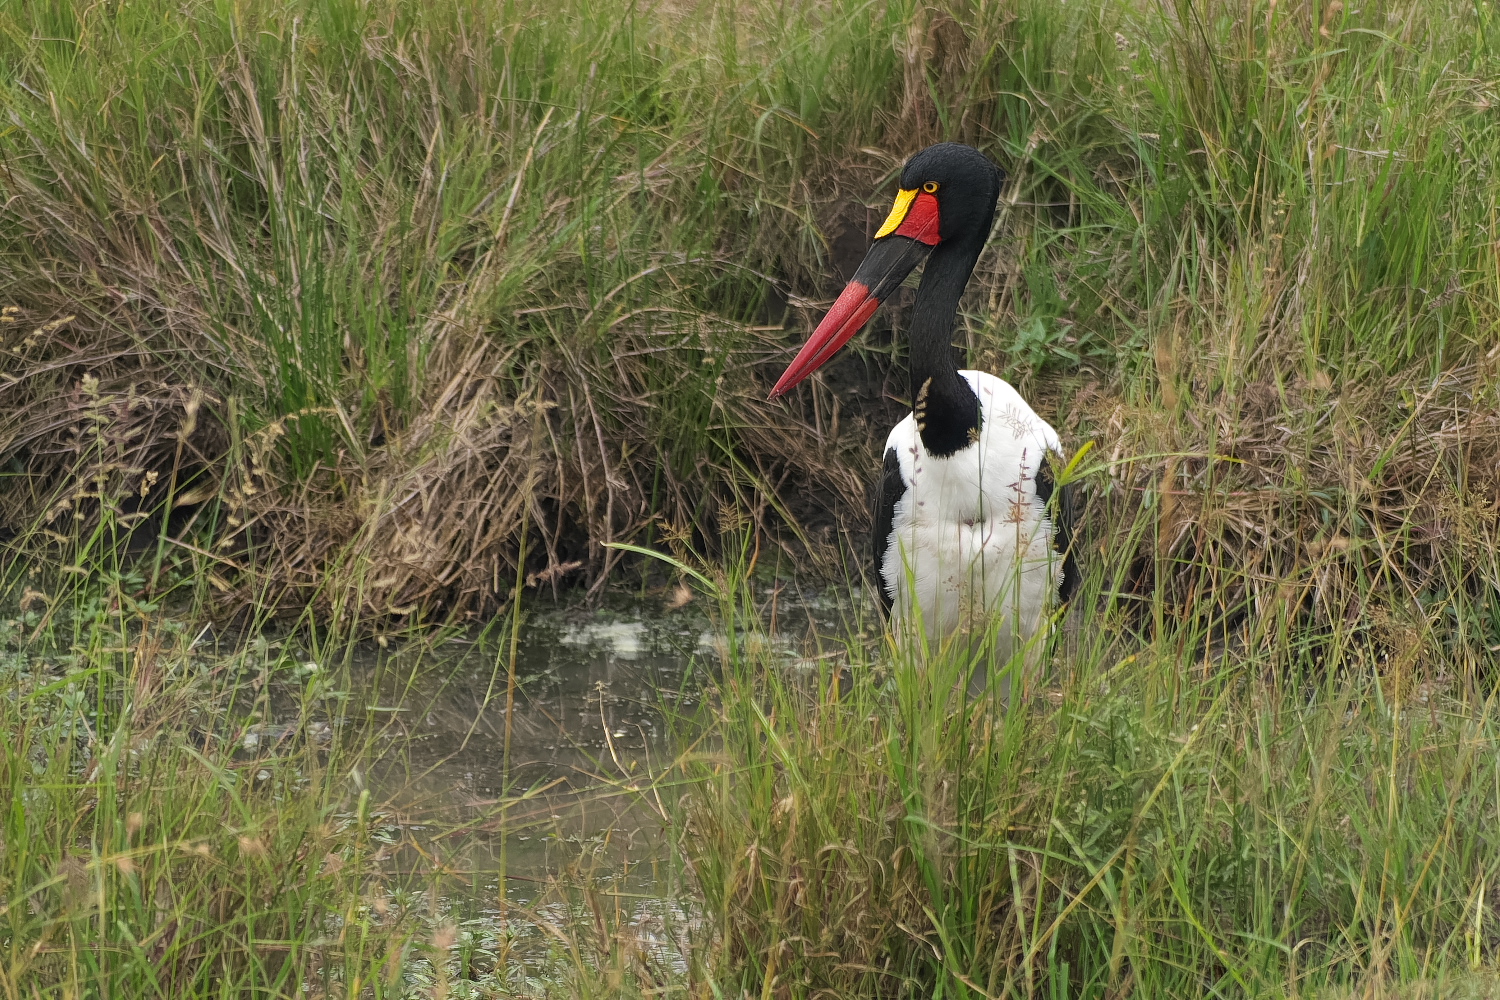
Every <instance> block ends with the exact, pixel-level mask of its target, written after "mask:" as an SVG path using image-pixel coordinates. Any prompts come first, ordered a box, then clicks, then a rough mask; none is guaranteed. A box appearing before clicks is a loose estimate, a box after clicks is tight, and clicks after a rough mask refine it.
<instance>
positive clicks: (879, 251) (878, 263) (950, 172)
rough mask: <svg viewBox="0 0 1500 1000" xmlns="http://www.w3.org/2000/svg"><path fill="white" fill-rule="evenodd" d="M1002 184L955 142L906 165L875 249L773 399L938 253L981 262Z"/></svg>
mask: <svg viewBox="0 0 1500 1000" xmlns="http://www.w3.org/2000/svg"><path fill="white" fill-rule="evenodd" d="M1003 179H1004V174H1002V173H1001V171H1000V168H999V167H997V166H995V164H994V163H992V162H990V159H989V157H987V156H985V155H984V154H983V153H981V152H980V151H979V150H977V149H975V148H973V147H972V146H964V145H960V144H959V143H956V142H940V143H938V144H937V145H936V146H928V147H927V148H926V149H924V150H922V151H921V152H920V153H918V154H917V155H915V156H913V157H912V158H911V159H910V160H907V161H906V166H905V167H904V168H902V170H901V182H900V189H899V190H898V191H897V192H896V203H895V204H894V205H893V206H891V213H890V215H888V216H887V217H886V220H885V224H884V225H882V226H881V227H880V229H879V230H877V231H876V233H875V242H874V243H872V244H871V245H870V250H869V252H868V253H867V254H865V259H864V261H863V262H861V263H860V265H859V268H858V269H857V270H856V271H855V272H854V277H853V279H851V280H850V282H849V284H848V286H847V287H845V289H844V291H843V294H842V295H840V296H839V297H838V299H837V301H835V302H834V304H833V308H831V309H829V310H828V315H827V316H824V317H823V322H821V323H819V324H818V328H817V329H816V330H814V331H813V335H812V336H811V337H809V338H808V341H807V343H806V344H805V345H803V348H802V350H801V351H800V352H799V353H798V354H797V357H796V360H794V361H793V362H792V363H791V365H790V366H789V367H788V368H787V370H786V373H785V374H783V375H782V376H781V380H780V381H778V382H777V383H776V388H774V389H772V390H771V398H772V399H775V398H776V397H778V396H781V395H784V394H786V393H787V392H789V391H790V390H791V388H792V387H793V386H795V385H796V384H797V383H798V382H801V381H802V380H803V379H805V378H807V376H809V375H811V374H812V373H813V372H814V371H816V370H817V369H818V368H820V367H822V366H823V364H825V363H826V362H827V361H828V359H829V358H831V357H833V356H834V355H835V354H837V353H838V350H839V348H841V347H843V346H844V344H846V343H848V341H849V338H851V337H853V336H854V335H855V334H856V333H858V332H859V331H860V328H862V327H863V326H864V325H865V323H867V322H869V319H870V317H871V316H872V315H874V314H875V310H876V309H878V308H879V307H880V303H881V302H883V301H885V299H886V297H887V296H888V295H890V294H891V293H892V292H894V291H895V290H896V289H897V288H898V287H900V285H901V282H903V281H905V280H906V276H907V275H908V274H910V273H911V272H912V269H913V268H915V267H916V266H917V265H918V264H920V263H922V262H923V261H924V260H926V259H927V257H928V256H929V255H930V254H931V253H932V252H933V251H934V250H936V249H937V248H938V247H951V248H954V249H959V248H961V249H964V250H969V251H971V252H972V254H973V255H974V256H977V255H978V253H979V248H980V247H982V246H984V242H985V240H986V239H988V238H989V235H990V225H991V224H992V223H993V222H994V219H995V203H996V201H998V200H999V198H1000V183H1001V181H1002V180H1003ZM955 259H956V258H955ZM934 266H936V265H934ZM972 266H973V259H972V257H970V258H969V259H968V260H966V261H965V266H964V268H963V276H962V279H961V280H967V279H968V277H969V269H970V268H972Z"/></svg>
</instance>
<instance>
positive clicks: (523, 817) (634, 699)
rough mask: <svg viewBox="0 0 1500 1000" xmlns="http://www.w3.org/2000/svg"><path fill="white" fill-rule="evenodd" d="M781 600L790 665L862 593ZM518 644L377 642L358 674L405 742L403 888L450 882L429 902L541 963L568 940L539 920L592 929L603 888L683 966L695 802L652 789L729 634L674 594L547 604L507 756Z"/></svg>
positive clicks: (399, 791) (353, 698) (375, 718)
mask: <svg viewBox="0 0 1500 1000" xmlns="http://www.w3.org/2000/svg"><path fill="white" fill-rule="evenodd" d="M773 596H774V599H775V601H776V602H777V603H778V608H777V632H776V633H775V639H774V641H775V642H776V643H777V645H778V646H782V647H784V648H785V649H786V651H787V653H788V657H789V659H794V658H795V657H796V656H797V652H798V651H799V650H801V649H804V648H807V645H808V644H809V642H810V641H811V640H812V636H813V633H815V632H817V633H822V634H825V635H827V634H835V633H837V634H844V633H845V630H846V629H847V625H846V624H845V622H846V621H847V619H848V616H849V613H850V598H849V597H848V596H847V595H834V596H832V597H819V596H817V595H812V594H806V595H799V596H797V597H796V598H795V599H788V595H787V594H786V593H785V592H784V591H783V592H782V593H781V594H777V595H771V594H770V593H767V595H766V600H767V610H768V611H769V610H770V604H771V601H772V600H773ZM767 620H770V619H769V616H768V619H767ZM510 640H511V637H510V634H509V631H508V630H505V631H503V632H498V633H491V634H488V635H484V636H480V637H468V638H460V639H457V640H455V641H450V642H448V643H445V644H443V645H442V646H440V647H437V648H436V649H434V648H432V647H430V646H423V647H421V648H419V649H417V648H414V650H413V651H398V650H391V651H383V650H379V649H378V648H376V647H374V646H371V647H369V648H367V649H364V650H362V651H361V652H360V654H359V655H357V656H356V657H355V658H354V659H353V660H352V662H351V664H350V675H349V687H350V694H349V699H350V700H349V704H348V711H349V715H350V716H351V717H352V718H358V717H359V716H360V715H361V714H362V713H363V715H364V718H365V719H366V720H368V724H369V725H370V726H371V727H372V729H373V730H374V731H376V732H378V734H379V736H378V737H377V744H376V745H377V747H380V746H384V747H387V748H388V749H389V752H387V753H380V754H378V756H377V763H376V764H375V765H373V766H372V768H371V773H370V774H369V775H368V776H367V777H366V778H365V780H366V781H367V783H368V786H369V788H370V791H371V793H372V794H371V798H372V801H374V802H377V803H380V804H381V805H380V807H379V808H380V813H381V821H382V823H383V826H382V830H383V834H384V836H385V837H386V839H388V840H389V841H390V843H391V845H392V848H391V857H390V859H389V861H388V864H389V866H390V871H391V873H392V877H393V880H395V881H399V880H401V876H402V875H403V874H416V873H418V872H421V871H429V872H430V871H434V870H438V869H441V870H443V871H444V872H446V873H449V874H450V875H451V877H445V878H444V879H442V888H441V889H440V890H439V892H440V893H441V895H442V898H441V899H440V900H434V899H427V900H423V901H422V905H425V906H427V907H429V908H432V909H435V910H436V909H441V910H443V911H445V912H446V913H448V914H449V915H450V919H455V920H457V921H458V922H459V925H460V927H461V928H465V929H466V930H465V933H468V934H471V935H473V936H475V937H476V938H477V939H484V940H489V941H491V944H490V945H489V946H488V947H485V948H481V949H480V950H481V951H486V952H494V951H497V950H498V951H499V953H500V954H501V955H502V956H505V957H508V958H511V959H514V958H517V957H520V958H523V959H527V960H530V961H540V960H541V953H542V952H545V951H546V950H547V949H549V948H550V947H552V945H553V944H554V943H555V935H553V936H551V937H549V935H548V934H547V933H544V930H545V929H544V928H540V927H539V926H538V924H539V922H540V921H545V920H551V921H552V922H553V924H554V925H555V926H559V927H563V926H569V925H572V924H575V923H576V922H577V921H576V919H569V915H568V914H565V913H561V912H557V911H558V910H559V908H569V907H581V906H583V905H585V904H584V899H585V897H588V904H587V905H589V906H591V907H593V908H594V909H596V910H597V909H598V907H599V900H598V897H599V896H601V895H602V897H604V898H605V899H606V901H607V903H608V908H609V909H610V910H611V911H612V912H611V913H610V914H608V915H607V916H608V919H607V920H606V922H607V923H608V924H610V925H611V926H614V927H616V928H621V929H628V930H629V932H630V933H631V934H633V935H634V936H635V938H636V942H637V944H638V946H640V947H642V948H644V949H647V950H651V951H658V952H660V958H661V959H662V960H663V961H665V962H666V963H667V964H668V965H671V966H677V965H679V964H680V961H681V958H680V955H681V951H682V947H681V945H682V942H681V939H680V934H681V933H685V932H686V929H687V928H688V926H689V925H690V924H691V920H690V919H689V918H688V916H687V912H686V909H685V908H684V903H683V899H684V896H683V892H682V872H681V869H680V867H679V865H678V864H677V862H676V860H675V858H674V855H673V852H672V850H671V844H670V838H669V837H668V836H667V817H668V816H670V813H671V808H672V804H673V803H672V800H673V799H674V798H675V796H676V795H677V794H679V792H678V791H675V790H673V787H672V786H671V785H670V784H669V783H660V782H658V783H655V784H654V783H653V780H652V779H653V778H654V777H660V776H662V775H663V774H666V773H667V772H668V771H669V770H670V767H671V763H672V761H673V759H674V755H675V754H677V753H679V752H681V751H682V749H683V747H684V746H685V744H686V743H687V741H688V739H690V738H691V734H692V733H693V732H694V731H695V730H697V729H698V728H699V726H700V725H701V723H700V721H699V720H700V715H699V713H700V712H701V711H703V705H702V702H701V699H702V698H704V697H705V696H706V692H708V691H710V690H711V686H712V685H711V681H712V677H713V674H714V672H715V671H716V669H717V664H718V650H719V648H720V647H721V645H722V634H721V633H720V632H719V631H717V630H716V627H715V625H714V623H713V622H712V621H711V620H710V619H709V618H708V617H707V616H706V615H705V614H703V613H702V611H700V610H699V609H698V608H696V607H693V606H689V607H685V608H676V609H674V608H670V607H667V606H664V604H663V602H662V601H661V600H660V599H658V600H654V601H652V600H614V601H610V602H608V603H607V604H606V605H605V606H604V607H603V608H599V609H588V608H582V607H569V606H548V605H543V606H542V607H541V608H540V609H539V610H534V611H533V612H532V613H530V614H528V615H527V616H526V617H525V618H524V619H523V625H522V628H521V629H520V631H519V633H518V636H517V640H518V641H517V643H516V654H515V663H516V671H515V672H516V678H517V687H516V690H515V693H514V705H515V707H514V712H513V713H512V714H511V719H510V733H509V744H510V745H509V760H508V761H507V752H506V716H507V712H506V702H507V680H508V667H509V664H510V659H511V657H510ZM502 872H503V876H502ZM502 877H503V879H504V882H505V884H506V892H505V899H504V901H503V902H502V900H501V897H500V888H499V886H500V883H501V880H502ZM409 884H414V883H409ZM549 913H551V914H552V916H551V917H549V916H548V914H549ZM573 916H574V917H576V914H573ZM674 928H675V930H674ZM502 938H504V939H505V940H504V942H503V943H502V942H501V939H502Z"/></svg>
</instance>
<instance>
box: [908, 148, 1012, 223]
mask: <svg viewBox="0 0 1500 1000" xmlns="http://www.w3.org/2000/svg"><path fill="white" fill-rule="evenodd" d="M1004 180H1005V174H1004V173H1003V172H1002V171H1001V170H1000V168H999V167H997V166H995V164H994V162H993V161H991V160H990V158H989V157H988V156H985V155H984V154H983V153H981V152H980V151H979V150H977V149H975V148H974V147H973V146H965V145H963V144H962V143H957V142H940V143H938V144H937V145H936V146H928V147H927V148H926V149H924V150H922V151H921V152H920V153H918V154H916V155H915V156H913V157H912V158H911V159H909V160H907V161H906V166H905V167H903V168H902V170H901V190H902V191H916V192H919V194H918V196H917V198H918V200H919V201H920V200H921V194H930V195H932V197H933V198H934V200H935V201H936V202H937V215H938V220H939V229H938V234H939V236H940V237H941V238H942V241H943V242H948V241H958V240H963V241H967V240H972V239H979V240H981V241H982V240H986V239H988V238H989V235H990V226H991V225H992V224H993V223H994V221H995V204H996V202H998V201H999V200H1000V185H1001V184H1002V183H1003V182H1004ZM898 225H899V224H898ZM900 228H906V227H904V226H901V227H900ZM894 231H899V230H893V232H894Z"/></svg>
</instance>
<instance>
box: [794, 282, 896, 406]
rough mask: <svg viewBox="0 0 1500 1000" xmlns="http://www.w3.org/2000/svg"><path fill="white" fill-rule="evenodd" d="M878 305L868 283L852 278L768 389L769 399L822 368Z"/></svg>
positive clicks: (878, 301)
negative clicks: (773, 384) (778, 377)
mask: <svg viewBox="0 0 1500 1000" xmlns="http://www.w3.org/2000/svg"><path fill="white" fill-rule="evenodd" d="M879 308H880V300H879V299H877V298H875V297H874V296H872V295H871V294H870V288H869V286H868V285H866V284H864V283H863V282H860V281H851V282H849V284H848V285H847V286H846V287H845V288H844V291H843V293H842V294H840V295H839V297H838V299H837V300H836V301H835V302H834V303H833V307H832V308H831V309H829V310H828V315H827V316H824V317H823V322H821V323H819V324H818V328H817V329H816V330H814V331H813V335H812V336H811V337H809V338H808V339H807V343H806V344H804V345H802V350H801V351H799V352H798V353H797V357H796V358H795V359H794V360H793V361H792V363H791V364H790V365H788V366H787V369H786V372H785V373H784V374H783V375H782V376H781V379H780V380H779V381H778V382H777V383H776V387H775V388H774V389H772V390H771V396H770V398H771V399H777V398H778V397H781V396H784V395H786V394H787V393H788V392H790V391H791V390H792V388H793V387H794V386H796V384H797V383H798V382H801V381H802V380H803V379H805V378H807V376H809V375H811V374H812V373H813V372H815V371H817V370H818V369H819V368H821V367H822V366H823V365H824V364H825V363H827V361H828V359H829V358H831V357H833V356H834V355H835V354H837V353H838V350H839V348H840V347H843V346H844V345H845V344H847V343H848V342H849V338H850V337H853V336H854V335H855V334H856V333H858V332H859V330H860V327H862V326H864V325H865V323H866V322H867V321H868V320H869V319H870V317H871V316H873V315H874V314H875V310H876V309H879Z"/></svg>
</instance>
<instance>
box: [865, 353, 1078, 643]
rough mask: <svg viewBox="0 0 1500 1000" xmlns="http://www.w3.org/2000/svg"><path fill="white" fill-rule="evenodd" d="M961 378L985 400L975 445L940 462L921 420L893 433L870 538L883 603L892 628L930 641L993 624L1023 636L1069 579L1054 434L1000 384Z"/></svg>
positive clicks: (911, 419)
mask: <svg viewBox="0 0 1500 1000" xmlns="http://www.w3.org/2000/svg"><path fill="white" fill-rule="evenodd" d="M958 374H959V376H960V377H961V378H963V380H964V381H965V382H966V383H967V384H968V385H969V387H970V388H971V389H972V391H973V392H974V394H975V395H976V396H977V397H978V400H979V413H980V430H979V433H978V434H977V436H976V439H975V440H974V441H973V442H971V443H970V444H968V445H967V446H966V447H964V448H961V449H959V450H958V451H956V452H954V453H952V454H951V455H946V456H939V455H935V454H933V453H932V452H930V451H929V450H928V449H927V447H926V446H925V445H924V443H923V440H922V434H921V431H920V430H919V428H918V420H917V417H916V415H915V414H912V415H909V416H907V418H906V419H905V420H902V421H901V422H900V423H899V424H897V425H896V426H895V428H894V429H892V431H891V433H890V436H889V437H888V438H886V442H885V461H884V469H883V470H882V472H881V477H880V489H879V491H878V493H877V496H876V507H875V529H874V535H873V542H874V546H873V548H874V563H875V571H876V576H877V578H878V580H879V583H880V588H881V599H882V601H883V603H884V604H885V606H886V608H887V610H888V611H889V612H890V614H891V619H892V623H893V625H895V626H896V627H898V628H901V627H903V626H905V625H910V626H912V627H913V628H920V629H921V631H923V632H925V633H926V635H927V637H928V638H929V639H930V640H934V641H940V640H942V639H944V638H946V637H948V636H951V635H953V634H954V633H960V632H961V633H968V634H975V633H982V632H984V630H985V629H986V628H989V627H991V626H993V627H994V628H995V629H996V630H997V632H998V634H999V636H1000V637H1001V638H1002V639H1006V640H1008V639H1011V638H1013V637H1019V638H1021V639H1022V640H1025V639H1026V638H1028V637H1030V636H1032V635H1034V634H1035V633H1036V631H1037V629H1038V627H1039V626H1040V624H1041V622H1042V618H1043V615H1044V614H1045V613H1046V612H1047V610H1048V608H1049V606H1051V605H1052V604H1053V603H1054V602H1055V601H1056V599H1057V598H1058V596H1059V588H1060V586H1061V585H1063V584H1064V582H1065V581H1064V578H1065V576H1066V575H1067V573H1066V569H1067V566H1066V558H1067V556H1066V552H1067V530H1066V525H1065V523H1064V522H1062V521H1060V520H1059V519H1058V518H1057V517H1055V516H1054V507H1055V506H1057V505H1049V501H1050V500H1052V497H1053V493H1054V478H1053V475H1054V473H1053V468H1052V464H1051V462H1052V461H1055V460H1056V459H1055V456H1056V455H1057V454H1058V452H1059V451H1060V447H1059V443H1058V439H1057V433H1056V432H1055V431H1054V430H1053V429H1052V428H1051V427H1050V426H1048V424H1047V422H1046V421H1044V420H1042V419H1041V418H1040V417H1038V416H1037V415H1036V413H1035V412H1034V411H1033V410H1032V409H1031V407H1030V406H1028V405H1027V403H1026V401H1025V400H1024V399H1022V398H1021V396H1020V394H1019V393H1017V392H1016V391H1015V390H1014V389H1012V388H1011V387H1010V385H1009V384H1008V383H1006V382H1005V381H1003V380H1002V379H998V378H996V377H995V376H993V375H990V374H988V373H986V372H976V371H961V372H959V373H958ZM1049 455H1050V456H1054V458H1053V459H1052V460H1051V461H1049V457H1048V456H1049ZM1059 499H1060V498H1059Z"/></svg>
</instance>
